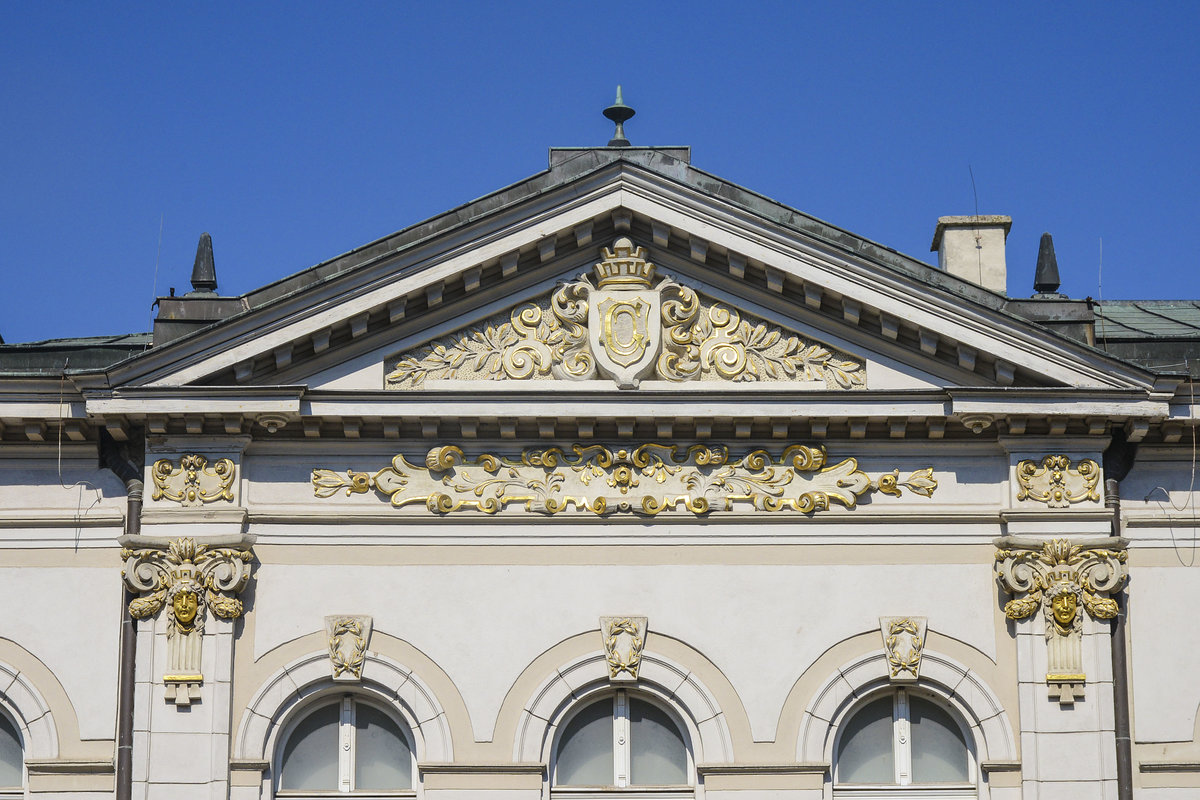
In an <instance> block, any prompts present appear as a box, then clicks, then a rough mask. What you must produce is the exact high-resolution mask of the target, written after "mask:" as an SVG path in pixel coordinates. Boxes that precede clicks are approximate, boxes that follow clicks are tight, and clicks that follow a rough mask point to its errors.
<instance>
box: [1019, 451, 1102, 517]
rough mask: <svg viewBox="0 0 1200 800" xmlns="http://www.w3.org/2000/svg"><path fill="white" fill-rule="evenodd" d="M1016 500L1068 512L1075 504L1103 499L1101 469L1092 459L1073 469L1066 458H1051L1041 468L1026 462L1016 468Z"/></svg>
mask: <svg viewBox="0 0 1200 800" xmlns="http://www.w3.org/2000/svg"><path fill="white" fill-rule="evenodd" d="M1017 484H1018V487H1019V488H1018V489H1017V499H1018V500H1034V501H1036V502H1039V503H1045V504H1046V505H1047V506H1049V507H1050V508H1066V507H1068V506H1070V505H1071V504H1073V503H1082V502H1084V501H1086V500H1091V501H1093V502H1094V501H1098V500H1099V499H1100V492H1099V489H1098V487H1099V485H1100V465H1099V464H1097V463H1096V462H1095V461H1093V460H1092V459H1090V458H1085V459H1082V460H1081V461H1080V462H1079V464H1078V465H1076V466H1074V467H1072V466H1071V459H1070V458H1069V457H1068V456H1064V455H1049V456H1046V457H1045V458H1043V459H1042V461H1041V463H1040V464H1039V463H1038V462H1036V461H1032V460H1029V459H1026V460H1025V461H1021V462H1019V463H1018V464H1017Z"/></svg>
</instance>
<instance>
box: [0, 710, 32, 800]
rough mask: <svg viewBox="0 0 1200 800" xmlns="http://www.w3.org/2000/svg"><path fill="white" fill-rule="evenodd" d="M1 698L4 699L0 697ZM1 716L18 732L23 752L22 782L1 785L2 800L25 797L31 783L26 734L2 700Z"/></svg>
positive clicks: (19, 745) (0, 794) (19, 749)
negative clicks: (27, 767)
mask: <svg viewBox="0 0 1200 800" xmlns="http://www.w3.org/2000/svg"><path fill="white" fill-rule="evenodd" d="M0 700H3V698H2V697H0ZM0 717H3V718H4V721H5V722H7V723H8V724H9V726H11V727H12V729H13V730H14V731H15V732H16V734H17V750H18V751H19V752H20V754H21V783H20V784H17V785H14V786H0V800H6V798H12V799H13V800H16V798H23V797H24V796H25V787H26V786H28V785H29V772H28V770H27V769H26V768H25V734H24V731H23V730H22V728H21V723H20V722H18V721H17V716H16V715H15V714H12V713H9V710H8V709H7V708H6V707H5V704H4V703H2V702H0Z"/></svg>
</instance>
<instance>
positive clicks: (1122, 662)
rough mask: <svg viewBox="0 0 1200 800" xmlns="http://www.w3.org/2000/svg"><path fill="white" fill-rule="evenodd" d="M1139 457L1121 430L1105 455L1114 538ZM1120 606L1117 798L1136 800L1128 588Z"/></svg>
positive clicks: (1115, 658)
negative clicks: (1124, 486)
mask: <svg viewBox="0 0 1200 800" xmlns="http://www.w3.org/2000/svg"><path fill="white" fill-rule="evenodd" d="M1136 457H1137V445H1136V444H1133V443H1130V442H1129V441H1127V440H1126V438H1125V432H1124V431H1123V430H1121V429H1119V428H1117V429H1114V430H1113V440H1112V444H1111V445H1109V448H1108V449H1107V450H1105V451H1104V478H1105V480H1104V506H1105V508H1108V509H1110V510H1111V511H1112V535H1113V536H1117V537H1119V536H1120V535H1121V528H1122V525H1121V481H1122V480H1124V479H1125V476H1126V475H1128V474H1129V470H1130V469H1131V468H1132V467H1133V461H1134V459H1135V458H1136ZM1111 596H1112V599H1113V600H1115V601H1116V603H1117V616H1116V617H1115V618H1114V619H1113V626H1112V647H1111V648H1110V650H1111V652H1112V676H1113V730H1114V733H1115V735H1116V748H1117V753H1116V755H1117V798H1118V800H1133V740H1132V738H1131V737H1130V733H1129V731H1130V726H1129V655H1128V653H1129V649H1128V646H1129V632H1128V630H1127V628H1126V622H1127V621H1128V617H1129V612H1128V606H1129V594H1128V590H1127V589H1126V588H1125V587H1121V590H1120V591H1118V592H1116V593H1115V594H1113V595H1111Z"/></svg>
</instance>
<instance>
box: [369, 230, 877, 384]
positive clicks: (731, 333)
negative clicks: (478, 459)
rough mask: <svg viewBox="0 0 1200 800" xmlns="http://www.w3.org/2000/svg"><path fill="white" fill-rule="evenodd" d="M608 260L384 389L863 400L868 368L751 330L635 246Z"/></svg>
mask: <svg viewBox="0 0 1200 800" xmlns="http://www.w3.org/2000/svg"><path fill="white" fill-rule="evenodd" d="M602 255H603V260H601V261H600V262H599V263H597V264H596V265H595V266H594V267H593V273H594V274H593V275H591V276H589V275H581V276H579V278H578V279H576V280H574V281H572V282H569V283H566V284H563V285H561V286H559V287H558V288H557V289H556V290H555V291H554V292H553V293H552V294H551V296H550V298H549V300H548V301H543V302H540V303H534V304H528V305H525V306H521V307H519V308H517V309H516V310H514V311H512V312H511V313H510V314H508V315H506V316H501V317H497V318H493V319H490V320H488V321H487V322H485V323H483V324H482V325H480V326H477V327H475V328H471V329H468V330H466V331H462V332H459V333H457V334H453V335H451V336H449V337H446V338H444V339H441V340H439V341H437V342H435V343H434V344H433V345H431V346H428V347H425V348H424V349H422V350H420V351H416V352H414V353H411V354H407V355H403V356H401V357H400V358H399V359H398V360H396V361H395V362H393V363H394V364H395V367H394V368H393V369H392V371H391V372H389V373H388V375H387V378H386V386H387V388H389V389H409V390H410V389H418V388H420V387H422V386H423V385H424V383H425V381H427V380H431V379H433V380H446V379H451V380H544V379H557V380H590V379H594V378H597V377H601V378H609V379H611V380H613V381H614V382H616V384H617V385H618V386H620V387H621V388H626V389H632V388H636V387H637V386H638V385H639V383H640V382H641V381H643V380H662V381H669V382H672V383H684V382H688V381H695V380H708V381H787V382H807V383H820V384H824V385H825V386H826V387H828V388H834V389H865V388H866V384H867V381H866V368H865V365H864V363H863V362H862V361H859V360H855V359H854V358H852V357H850V356H848V355H845V354H839V353H837V352H835V351H834V350H832V349H830V348H828V347H825V346H824V345H821V344H818V343H815V342H806V341H804V340H803V339H802V338H801V337H800V336H798V335H796V334H792V333H789V332H787V331H785V330H783V329H781V328H779V327H776V326H774V325H771V324H769V323H767V322H765V321H761V320H755V319H753V318H743V315H742V314H740V313H739V312H737V311H735V310H734V309H731V308H729V307H727V306H725V305H723V304H721V303H714V302H711V301H708V300H705V299H702V298H701V297H700V295H698V294H697V293H696V292H695V290H693V289H691V288H690V287H687V286H684V285H682V284H680V283H677V282H676V281H675V280H674V279H672V278H670V277H664V278H659V277H657V276H656V274H655V272H656V268H655V266H654V264H653V263H651V262H649V261H647V260H646V251H645V249H644V248H642V247H639V246H636V245H634V243H633V242H632V241H631V240H630V239H628V238H627V237H621V238H619V239H617V240H616V241H615V242H614V243H613V246H612V248H611V249H609V248H605V249H604V251H603V254H602Z"/></svg>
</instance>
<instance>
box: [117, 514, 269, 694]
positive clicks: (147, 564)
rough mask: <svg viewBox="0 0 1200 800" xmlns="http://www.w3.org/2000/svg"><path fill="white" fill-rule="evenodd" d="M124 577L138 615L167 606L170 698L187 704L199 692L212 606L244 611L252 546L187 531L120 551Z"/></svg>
mask: <svg viewBox="0 0 1200 800" xmlns="http://www.w3.org/2000/svg"><path fill="white" fill-rule="evenodd" d="M121 558H123V559H124V561H125V568H124V570H123V572H122V577H123V578H124V580H125V585H126V586H127V587H129V589H130V591H132V592H136V593H137V594H138V597H135V598H134V599H133V600H131V601H130V603H129V614H130V616H132V617H133V618H134V619H147V618H150V617H153V616H155V615H156V614H158V612H159V611H160V610H162V609H163V608H164V607H165V608H166V614H167V619H166V622H167V670H168V671H167V673H166V674H165V675H163V682H164V683H165V684H166V695H167V699H168V700H170V701H173V702H174V703H175V704H176V705H180V706H184V705H188V704H189V703H191V701H193V700H198V699H199V697H200V685H201V684H202V683H203V681H204V676H203V674H202V673H201V646H202V644H203V636H204V626H205V621H206V619H207V615H208V613H209V612H210V611H211V612H212V613H213V614H214V615H216V616H217V617H220V618H221V619H234V618H237V617H240V616H241V615H242V610H243V607H242V601H241V600H240V599H238V597H237V595H238V594H239V593H240V592H241V591H242V589H243V588H245V586H246V583H247V581H249V579H250V568H251V561H252V560H253V558H254V556H253V554H252V553H251V552H250V551H249V550H244V549H234V548H209V547H208V546H206V545H203V544H197V543H196V541H195V540H194V539H192V538H189V537H184V538H180V539H173V540H171V541H169V542H166V543H164V544H163V545H162V546H156V547H145V548H140V549H131V548H125V549H123V550H122V551H121Z"/></svg>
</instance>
